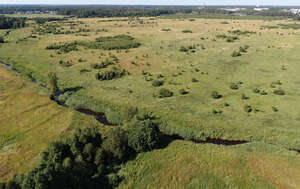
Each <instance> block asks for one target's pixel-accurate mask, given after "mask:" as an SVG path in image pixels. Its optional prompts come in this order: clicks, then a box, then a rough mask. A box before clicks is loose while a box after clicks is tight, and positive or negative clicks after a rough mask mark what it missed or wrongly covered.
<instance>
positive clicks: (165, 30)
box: [161, 28, 171, 32]
mask: <svg viewBox="0 0 300 189" xmlns="http://www.w3.org/2000/svg"><path fill="white" fill-rule="evenodd" d="M161 31H166V32H167V31H171V29H166V28H164V29H162V30H161Z"/></svg>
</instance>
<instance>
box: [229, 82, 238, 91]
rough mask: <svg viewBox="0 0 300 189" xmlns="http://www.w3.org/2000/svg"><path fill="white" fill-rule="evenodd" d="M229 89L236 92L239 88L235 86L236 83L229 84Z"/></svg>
mask: <svg viewBox="0 0 300 189" xmlns="http://www.w3.org/2000/svg"><path fill="white" fill-rule="evenodd" d="M230 89H232V90H238V89H239V86H238V84H236V83H231V84H230Z"/></svg>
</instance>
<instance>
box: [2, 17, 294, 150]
mask: <svg viewBox="0 0 300 189" xmlns="http://www.w3.org/2000/svg"><path fill="white" fill-rule="evenodd" d="M115 20H116V21H112V20H111V19H96V18H95V19H74V20H70V21H69V22H70V23H71V21H73V24H74V25H73V26H68V24H67V23H68V22H66V21H64V22H58V23H57V24H58V25H59V26H60V27H62V28H61V29H60V30H64V31H67V30H70V31H77V30H79V32H77V33H71V34H58V35H53V34H45V35H44V34H43V33H40V34H41V35H37V34H33V35H35V36H37V38H30V37H29V36H31V35H32V31H33V28H32V27H33V25H34V24H32V26H31V27H27V28H24V29H18V30H14V31H13V32H11V33H10V34H9V35H8V36H7V37H6V38H5V39H6V41H7V42H8V43H6V44H2V45H1V47H0V57H1V59H2V60H4V61H5V62H7V63H10V64H15V67H16V68H19V69H20V70H21V72H25V73H27V75H28V74H30V75H31V76H32V77H34V78H36V79H37V80H38V81H39V82H42V83H45V82H46V76H47V73H48V72H49V71H53V72H56V73H57V74H58V76H59V78H60V80H59V82H60V85H61V86H62V87H63V88H66V87H76V86H80V87H83V88H82V89H81V90H79V91H78V92H77V94H78V95H84V96H92V97H93V98H94V99H95V100H103V101H106V102H109V103H113V104H128V105H130V106H137V107H139V108H145V109H147V110H151V111H153V112H155V113H156V114H158V115H160V116H161V118H162V119H163V120H166V121H167V123H168V126H169V127H168V130H169V131H170V130H172V129H173V128H174V131H170V132H175V133H176V132H181V131H182V130H187V131H186V132H189V135H192V137H194V138H201V137H213V138H224V139H231V140H251V141H264V142H267V143H273V144H278V145H283V146H285V147H286V148H295V149H300V146H299V145H300V141H299V136H300V134H299V132H297V131H298V129H299V121H300V119H299V113H300V112H299V110H298V109H299V108H298V107H299V104H298V101H299V100H298V98H299V92H300V91H299V90H298V87H297V86H298V77H299V74H298V73H297V70H298V69H299V68H298V67H299V64H298V59H299V58H300V57H299V55H298V54H299V53H297V52H298V51H299V45H298V44H299V42H300V39H299V31H298V30H296V29H294V30H293V29H282V28H280V27H279V28H273V29H268V28H265V29H262V26H265V25H269V26H277V25H278V24H293V22H292V21H289V20H285V21H272V22H270V21H260V20H232V21H228V20H220V19H215V20H214V19H209V20H207V19H194V20H185V21H184V20H182V19H181V20H176V19H173V20H172V19H156V18H155V19H151V18H150V19H149V18H145V19H141V20H127V19H124V18H122V19H115ZM52 24H53V23H52ZM54 24H55V23H54ZM80 28H82V29H86V31H84V30H80ZM102 29H105V30H102ZM163 29H165V31H163ZM167 29H169V30H167ZM183 30H191V31H192V33H183V32H182V31H183ZM233 30H241V31H251V32H256V33H250V34H233V33H229V31H233ZM119 34H127V35H130V36H132V37H134V38H135V40H137V41H138V42H139V43H141V44H142V45H141V46H140V47H138V48H134V49H129V50H128V51H126V50H120V51H119V50H112V51H107V50H101V49H89V48H87V47H83V46H79V47H78V48H79V49H78V50H77V51H71V52H68V53H60V54H57V51H55V50H46V47H47V46H49V45H52V44H54V43H59V42H73V41H74V40H81V41H92V40H95V39H96V38H97V37H101V36H115V35H119ZM223 34H225V35H227V36H237V37H238V38H239V40H235V41H234V42H226V39H222V38H220V37H219V38H218V37H217V35H218V36H221V37H222V35H223ZM193 45H194V46H195V47H194V48H195V49H194V51H195V52H194V53H192V52H191V51H188V52H180V51H179V49H180V48H181V47H182V46H185V47H188V46H193ZM245 45H249V49H248V50H247V51H248V52H247V53H242V56H238V57H232V56H231V54H232V53H233V51H238V50H239V48H240V47H244V46H245ZM112 55H114V56H116V57H117V58H118V59H119V60H120V61H119V63H117V66H118V67H120V68H122V69H125V70H126V71H128V72H129V73H130V75H126V76H125V77H122V78H118V79H113V80H109V81H99V80H96V79H95V74H96V73H97V72H99V70H97V69H93V68H91V64H92V63H101V61H104V60H106V59H107V58H109V57H114V56H112ZM80 59H81V61H80ZM60 61H62V62H68V61H69V63H71V66H70V65H69V66H64V65H62V64H60V63H59V62H60ZM82 70H84V71H82ZM85 71H86V72H85ZM142 71H144V72H149V73H150V74H148V76H145V75H143V74H142ZM146 75H147V73H146ZM151 75H152V76H151ZM159 77H160V78H159ZM193 78H194V80H193ZM157 79H159V80H163V81H164V85H163V86H161V87H160V88H168V89H169V90H171V91H172V92H173V93H174V95H173V97H170V98H156V97H153V94H154V93H157V92H158V90H159V87H153V86H152V81H146V80H157ZM193 81H194V82H193ZM232 83H237V85H238V89H237V90H232V89H231V88H230V86H231V84H232ZM255 88H257V89H258V90H259V91H260V92H261V93H262V94H263V95H261V94H260V93H254V92H253V90H254V89H255ZM280 88H281V89H282V90H284V93H285V95H276V94H274V93H273V91H274V90H276V89H280ZM179 89H185V90H186V91H188V92H189V94H187V95H180V94H179V92H178V91H179ZM213 91H217V92H218V93H219V94H221V95H222V96H223V97H222V98H220V99H213V98H212V97H211V93H212V92H213ZM243 96H244V97H245V98H243V99H242V97H243ZM225 103H226V105H224V104H225ZM247 105H248V106H251V107H250V108H251V111H252V112H250V113H248V112H247V111H245V110H246V108H245V106H247Z"/></svg>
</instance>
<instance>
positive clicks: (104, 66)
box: [91, 59, 113, 69]
mask: <svg viewBox="0 0 300 189" xmlns="http://www.w3.org/2000/svg"><path fill="white" fill-rule="evenodd" d="M112 64H113V62H112V61H110V60H108V59H107V60H105V61H102V62H101V63H100V64H98V63H95V64H91V68H93V69H102V68H106V67H108V66H109V65H112Z"/></svg>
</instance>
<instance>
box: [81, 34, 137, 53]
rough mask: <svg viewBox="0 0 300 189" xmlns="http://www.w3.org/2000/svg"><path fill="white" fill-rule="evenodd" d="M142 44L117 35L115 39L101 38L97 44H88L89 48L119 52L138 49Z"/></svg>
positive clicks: (129, 37) (130, 38)
mask: <svg viewBox="0 0 300 189" xmlns="http://www.w3.org/2000/svg"><path fill="white" fill-rule="evenodd" d="M140 45H141V44H140V43H138V42H136V41H135V39H134V38H133V37H131V36H129V35H117V36H113V37H99V38H97V39H96V42H94V43H90V44H86V46H87V47H90V48H96V49H104V50H118V49H130V48H137V47H139V46H140Z"/></svg>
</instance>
